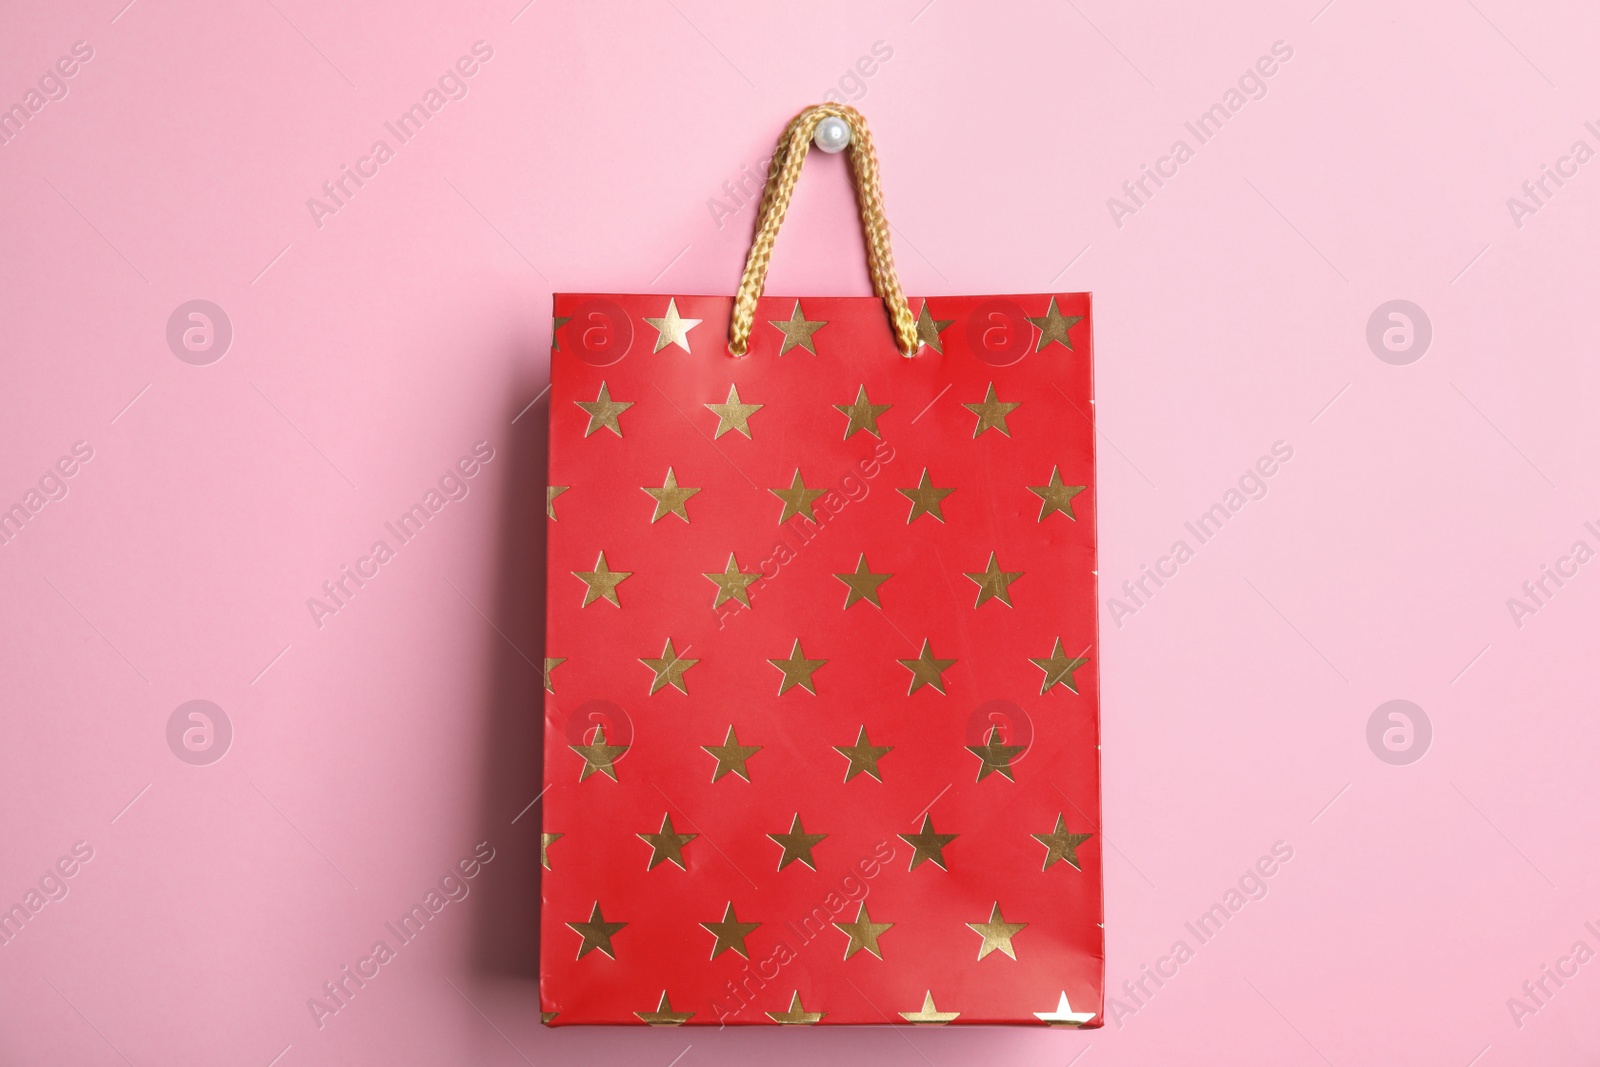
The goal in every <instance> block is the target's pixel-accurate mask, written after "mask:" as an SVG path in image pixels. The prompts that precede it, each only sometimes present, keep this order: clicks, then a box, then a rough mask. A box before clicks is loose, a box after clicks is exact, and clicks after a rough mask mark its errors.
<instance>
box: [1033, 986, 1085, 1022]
mask: <svg viewBox="0 0 1600 1067" xmlns="http://www.w3.org/2000/svg"><path fill="white" fill-rule="evenodd" d="M1033 1014H1034V1015H1035V1016H1037V1017H1038V1019H1039V1021H1040V1022H1042V1023H1046V1024H1048V1025H1050V1026H1072V1027H1079V1026H1083V1025H1084V1024H1085V1023H1090V1022H1093V1021H1094V1012H1092V1011H1073V1010H1072V1005H1071V1004H1068V1003H1067V995H1066V994H1065V993H1062V994H1061V999H1060V1000H1058V1001H1056V1010H1055V1011H1036V1012H1034V1013H1033Z"/></svg>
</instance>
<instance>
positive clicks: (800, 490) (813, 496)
mask: <svg viewBox="0 0 1600 1067" xmlns="http://www.w3.org/2000/svg"><path fill="white" fill-rule="evenodd" d="M767 492H769V493H771V494H772V495H773V496H775V497H777V498H778V499H779V500H781V501H783V514H782V515H780V516H778V525H779V526H782V525H783V524H784V523H786V522H788V521H789V520H790V519H792V518H794V517H795V516H796V515H804V516H805V517H806V518H808V519H810V520H811V521H812V522H816V521H817V515H816V512H815V511H814V510H813V509H812V506H813V505H814V504H815V503H816V501H817V498H818V497H820V496H822V495H823V494H825V493H826V492H827V490H826V489H807V488H806V483H805V480H804V479H803V478H802V477H801V476H800V468H799V467H796V468H795V469H794V477H793V478H792V479H790V481H789V488H787V489H769V490H767Z"/></svg>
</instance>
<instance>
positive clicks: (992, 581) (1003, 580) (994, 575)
mask: <svg viewBox="0 0 1600 1067" xmlns="http://www.w3.org/2000/svg"><path fill="white" fill-rule="evenodd" d="M963 573H965V574H966V576H967V577H968V578H971V579H972V580H973V581H974V582H977V583H978V602H977V603H976V604H974V605H972V606H973V607H975V608H980V607H982V606H983V603H984V601H986V600H998V601H1000V603H1002V604H1004V605H1005V606H1006V607H1008V608H1009V607H1012V606H1013V605H1012V603H1011V583H1012V582H1014V581H1016V580H1017V579H1018V578H1021V577H1022V572H1021V571H1003V570H1001V569H1000V564H999V563H998V562H996V560H995V554H994V553H993V552H990V553H989V566H988V567H986V568H985V569H983V570H981V571H977V572H976V573H974V572H972V571H965V572H963Z"/></svg>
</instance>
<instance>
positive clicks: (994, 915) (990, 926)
mask: <svg viewBox="0 0 1600 1067" xmlns="http://www.w3.org/2000/svg"><path fill="white" fill-rule="evenodd" d="M1027 925H1028V924H1027V923H1008V922H1006V917H1005V916H1004V915H1001V914H1000V902H999V901H995V905H994V908H993V909H991V910H990V912H989V921H988V922H986V923H968V924H967V926H968V927H970V928H971V929H972V931H973V932H974V933H976V934H978V935H979V936H981V937H982V938H983V946H982V947H981V948H979V949H978V958H979V959H980V960H981V959H983V957H985V956H987V955H988V954H989V953H991V952H993V951H994V950H995V949H999V950H1000V951H1001V952H1004V953H1005V954H1006V955H1007V956H1010V957H1011V958H1012V959H1016V958H1017V951H1016V949H1014V948H1012V947H1011V939H1012V938H1013V937H1016V936H1017V934H1019V933H1021V932H1022V928H1023V927H1025V926H1027Z"/></svg>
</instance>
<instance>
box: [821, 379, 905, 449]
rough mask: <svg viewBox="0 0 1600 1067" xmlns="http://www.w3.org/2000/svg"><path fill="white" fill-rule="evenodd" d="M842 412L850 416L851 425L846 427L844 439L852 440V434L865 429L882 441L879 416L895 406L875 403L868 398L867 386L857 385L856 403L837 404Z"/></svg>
mask: <svg viewBox="0 0 1600 1067" xmlns="http://www.w3.org/2000/svg"><path fill="white" fill-rule="evenodd" d="M833 406H834V407H835V408H837V409H838V410H839V412H840V414H843V415H848V416H849V417H850V425H849V426H846V427H845V430H844V439H845V440H846V441H848V440H850V438H851V436H852V435H854V434H855V433H856V432H857V431H859V430H865V431H867V432H868V433H870V434H871V435H872V436H874V437H876V438H878V439H879V440H880V441H881V440H882V439H883V435H882V434H880V433H879V432H878V416H879V415H882V414H883V413H884V412H885V411H888V410H889V409H890V408H892V407H894V405H893V404H874V403H873V402H872V401H870V400H868V399H867V387H866V386H864V385H858V386H856V402H855V403H854V404H835V405H833Z"/></svg>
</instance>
